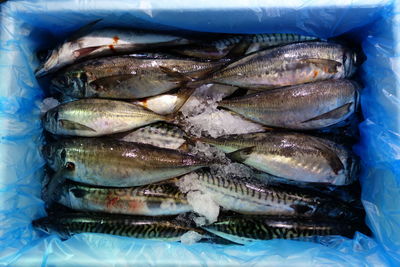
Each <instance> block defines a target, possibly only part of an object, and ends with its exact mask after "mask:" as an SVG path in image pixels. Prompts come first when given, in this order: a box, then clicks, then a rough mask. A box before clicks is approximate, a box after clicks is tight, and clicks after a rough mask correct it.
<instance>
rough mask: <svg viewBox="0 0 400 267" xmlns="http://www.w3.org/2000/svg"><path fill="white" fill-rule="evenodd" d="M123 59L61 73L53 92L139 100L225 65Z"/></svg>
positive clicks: (82, 65)
mask: <svg viewBox="0 0 400 267" xmlns="http://www.w3.org/2000/svg"><path fill="white" fill-rule="evenodd" d="M152 55H153V54H150V55H148V56H147V57H146V56H140V57H138V56H136V55H123V56H112V57H103V58H96V59H91V60H87V61H85V62H82V63H78V64H75V65H72V66H70V67H68V68H66V69H65V70H63V71H61V72H59V74H58V75H56V76H55V77H54V78H53V79H52V81H51V88H52V90H53V91H58V92H60V93H62V94H65V95H68V96H71V97H75V98H90V97H96V98H111V99H138V98H145V97H150V96H155V95H159V94H162V93H166V92H168V91H170V90H172V89H175V88H179V87H181V86H183V85H184V84H185V83H187V82H188V81H191V80H193V79H200V78H202V77H204V76H205V75H206V74H208V73H210V72H212V71H215V70H216V69H219V68H221V67H222V66H224V65H226V63H227V62H229V61H228V60H220V61H218V62H211V61H209V60H194V59H188V58H179V57H178V58H177V57H174V56H170V55H165V56H164V58H163V57H162V56H160V55H157V56H156V57H155V58H151V56H152Z"/></svg>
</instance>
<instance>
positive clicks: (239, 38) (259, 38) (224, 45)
mask: <svg viewBox="0 0 400 267" xmlns="http://www.w3.org/2000/svg"><path fill="white" fill-rule="evenodd" d="M318 40H320V39H319V38H317V37H312V36H304V35H298V34H288V33H264V34H248V35H234V36H230V37H226V38H222V39H218V40H214V41H207V42H204V43H202V44H197V43H196V44H192V45H186V46H181V47H177V48H171V51H173V52H175V53H178V54H180V55H184V56H189V57H196V58H208V59H221V58H223V57H226V56H231V57H237V56H243V55H247V54H250V53H254V52H257V51H260V50H263V49H266V48H268V47H271V46H278V45H284V44H289V43H298V42H309V41H318Z"/></svg>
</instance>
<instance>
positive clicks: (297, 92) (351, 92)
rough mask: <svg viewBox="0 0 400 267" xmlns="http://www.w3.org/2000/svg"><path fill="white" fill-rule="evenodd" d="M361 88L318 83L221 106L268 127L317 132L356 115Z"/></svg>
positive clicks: (337, 82)
mask: <svg viewBox="0 0 400 267" xmlns="http://www.w3.org/2000/svg"><path fill="white" fill-rule="evenodd" d="M359 88H360V87H359V86H358V85H357V84H356V83H355V82H353V81H350V80H326V81H318V82H314V83H307V84H301V85H294V86H289V87H283V88H277V89H272V90H267V91H262V92H256V93H253V94H249V95H245V96H242V97H237V98H233V99H227V100H223V101H221V102H220V103H219V106H220V107H223V108H226V109H229V110H231V111H233V112H236V113H238V114H240V115H242V116H244V117H245V118H247V119H250V120H252V121H254V122H258V123H261V124H263V125H266V126H270V127H278V128H286V129H296V130H314V129H321V128H325V127H328V126H331V125H334V124H337V123H340V122H342V121H344V120H346V119H347V118H349V117H350V116H351V115H352V114H354V112H355V111H356V110H357V106H358V102H359V93H358V90H359Z"/></svg>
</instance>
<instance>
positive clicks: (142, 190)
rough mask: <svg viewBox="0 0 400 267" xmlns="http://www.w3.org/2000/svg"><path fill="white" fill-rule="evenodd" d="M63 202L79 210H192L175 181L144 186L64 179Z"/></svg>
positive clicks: (139, 212)
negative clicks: (111, 184)
mask: <svg viewBox="0 0 400 267" xmlns="http://www.w3.org/2000/svg"><path fill="white" fill-rule="evenodd" d="M58 195H59V200H58V202H59V203H60V204H63V205H65V206H67V207H69V208H71V209H74V210H80V211H97V212H107V213H118V214H127V215H145V216H162V215H176V214H180V213H185V212H189V211H191V210H192V208H191V206H190V205H189V204H188V202H187V199H186V197H185V195H184V194H183V193H182V192H180V191H179V189H178V188H177V187H176V186H175V184H174V183H172V182H171V183H160V184H151V185H146V186H141V187H126V188H104V187H94V186H87V185H83V184H76V183H71V182H68V183H65V184H64V185H63V186H62V188H60V190H59V194H58Z"/></svg>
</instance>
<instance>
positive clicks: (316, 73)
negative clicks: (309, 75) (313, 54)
mask: <svg viewBox="0 0 400 267" xmlns="http://www.w3.org/2000/svg"><path fill="white" fill-rule="evenodd" d="M317 76H318V71H317V70H314V76H313V78H314V79H315V78H317Z"/></svg>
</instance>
